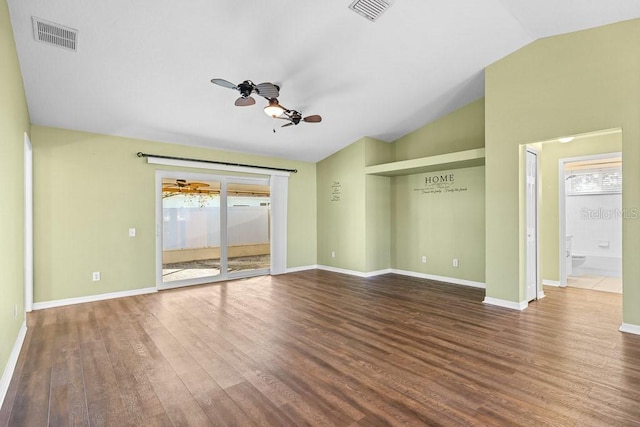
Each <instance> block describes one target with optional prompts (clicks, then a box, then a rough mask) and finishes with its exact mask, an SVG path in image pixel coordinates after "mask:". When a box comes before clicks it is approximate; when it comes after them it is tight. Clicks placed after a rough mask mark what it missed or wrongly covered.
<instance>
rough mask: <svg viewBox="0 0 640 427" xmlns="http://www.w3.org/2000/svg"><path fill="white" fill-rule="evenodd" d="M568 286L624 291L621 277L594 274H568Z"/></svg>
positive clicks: (619, 292) (615, 291) (605, 290)
mask: <svg viewBox="0 0 640 427" xmlns="http://www.w3.org/2000/svg"><path fill="white" fill-rule="evenodd" d="M567 286H571V287H572V288H582V289H592V290H594V291H604V292H614V293H617V294H621V293H622V278H621V277H606V276H593V275H591V274H584V275H582V276H567Z"/></svg>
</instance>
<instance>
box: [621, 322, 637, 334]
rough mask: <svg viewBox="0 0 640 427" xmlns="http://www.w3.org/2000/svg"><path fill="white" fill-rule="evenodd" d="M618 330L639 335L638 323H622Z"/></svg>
mask: <svg viewBox="0 0 640 427" xmlns="http://www.w3.org/2000/svg"><path fill="white" fill-rule="evenodd" d="M619 330H620V332H625V333H627V334H635V335H640V325H632V324H631V323H623V324H622V325H620V329H619Z"/></svg>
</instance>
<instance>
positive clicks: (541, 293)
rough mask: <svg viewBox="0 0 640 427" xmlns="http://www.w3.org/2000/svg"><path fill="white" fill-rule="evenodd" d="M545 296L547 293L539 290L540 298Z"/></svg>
mask: <svg viewBox="0 0 640 427" xmlns="http://www.w3.org/2000/svg"><path fill="white" fill-rule="evenodd" d="M544 297H546V295H545V294H544V291H539V292H538V299H542V298H544Z"/></svg>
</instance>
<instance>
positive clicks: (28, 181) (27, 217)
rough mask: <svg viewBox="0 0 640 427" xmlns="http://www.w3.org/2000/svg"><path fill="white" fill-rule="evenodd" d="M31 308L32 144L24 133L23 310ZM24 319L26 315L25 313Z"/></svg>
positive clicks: (26, 311) (27, 310) (28, 310)
mask: <svg viewBox="0 0 640 427" xmlns="http://www.w3.org/2000/svg"><path fill="white" fill-rule="evenodd" d="M31 310H33V145H32V144H31V139H30V138H29V135H28V134H27V133H26V132H25V133H24V311H25V313H28V312H30V311H31ZM25 319H26V315H25Z"/></svg>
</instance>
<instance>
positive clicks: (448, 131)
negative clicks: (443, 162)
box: [393, 98, 485, 161]
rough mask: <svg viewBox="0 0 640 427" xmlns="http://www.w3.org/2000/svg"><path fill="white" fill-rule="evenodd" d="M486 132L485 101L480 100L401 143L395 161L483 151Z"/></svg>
mask: <svg viewBox="0 0 640 427" xmlns="http://www.w3.org/2000/svg"><path fill="white" fill-rule="evenodd" d="M484 131H485V130H484V98H480V99H478V100H476V101H473V102H471V103H470V104H468V105H466V106H464V107H462V108H460V109H458V110H456V111H454V112H452V113H450V114H447V115H446V116H444V117H442V118H440V119H438V120H436V121H434V122H431V123H429V124H427V125H425V126H423V127H421V128H420V129H417V130H415V131H413V132H411V133H409V134H407V135H405V136H403V137H402V138H399V139H397V140H396V141H395V142H394V144H393V147H394V156H395V157H394V160H395V161H401V160H410V159H417V158H420V157H428V156H435V155H438V154H446V153H455V152H456V151H464V150H471V149H473V148H482V147H484Z"/></svg>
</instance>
